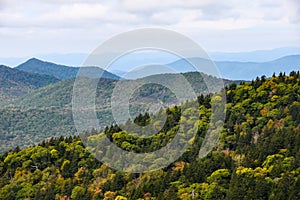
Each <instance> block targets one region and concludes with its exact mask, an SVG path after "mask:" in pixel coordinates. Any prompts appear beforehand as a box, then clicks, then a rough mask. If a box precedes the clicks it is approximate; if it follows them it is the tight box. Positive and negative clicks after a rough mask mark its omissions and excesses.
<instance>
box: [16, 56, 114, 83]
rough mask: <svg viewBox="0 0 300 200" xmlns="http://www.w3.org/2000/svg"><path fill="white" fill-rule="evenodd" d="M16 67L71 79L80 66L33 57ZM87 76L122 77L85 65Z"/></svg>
mask: <svg viewBox="0 0 300 200" xmlns="http://www.w3.org/2000/svg"><path fill="white" fill-rule="evenodd" d="M16 69H19V70H23V71H27V72H34V73H39V74H47V75H52V76H54V77H56V78H59V79H61V80H65V79H70V78H74V77H76V75H77V73H78V71H79V69H80V67H70V66H66V65H58V64H55V63H51V62H45V61H41V60H39V59H36V58H31V59H29V60H28V61H26V62H25V63H23V64H21V65H19V66H17V67H16ZM83 69H84V71H85V72H86V73H85V76H87V77H91V78H98V76H97V75H98V74H102V78H109V79H115V80H118V79H120V77H119V76H117V75H115V74H113V73H110V72H107V71H105V70H103V69H101V68H99V67H83Z"/></svg>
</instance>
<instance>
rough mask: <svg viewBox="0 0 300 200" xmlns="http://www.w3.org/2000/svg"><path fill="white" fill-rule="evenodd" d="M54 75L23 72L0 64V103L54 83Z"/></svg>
mask: <svg viewBox="0 0 300 200" xmlns="http://www.w3.org/2000/svg"><path fill="white" fill-rule="evenodd" d="M58 81H59V79H57V78H55V77H54V76H49V75H44V74H36V73H31V72H24V71H20V70H17V69H12V68H10V67H7V66H4V65H0V105H4V104H8V102H10V101H11V100H14V99H16V98H18V97H20V96H23V95H25V94H28V93H30V92H32V91H33V90H35V89H37V88H41V87H43V86H46V85H49V84H52V83H56V82H58Z"/></svg>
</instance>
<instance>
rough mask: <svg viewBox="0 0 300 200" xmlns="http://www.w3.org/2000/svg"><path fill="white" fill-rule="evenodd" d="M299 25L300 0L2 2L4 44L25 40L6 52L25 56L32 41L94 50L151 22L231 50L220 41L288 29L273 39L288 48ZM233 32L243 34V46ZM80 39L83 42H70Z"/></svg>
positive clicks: (256, 41)
mask: <svg viewBox="0 0 300 200" xmlns="http://www.w3.org/2000/svg"><path fill="white" fill-rule="evenodd" d="M299 25H300V3H298V0H287V1H281V0H252V1H240V0H227V1H219V0H201V1H199V0H185V1H182V0H163V1H162V0H143V1H133V0H102V1H99V0H43V1H40V0H27V1H23V0H0V42H1V44H2V43H3V42H4V41H5V44H6V46H7V45H8V46H9V44H10V43H11V44H14V45H16V41H18V42H19V46H16V47H9V48H11V49H12V50H11V51H8V50H7V47H5V48H3V45H1V46H2V47H1V49H0V54H12V53H13V52H15V53H16V54H17V53H18V52H19V54H22V53H23V54H24V53H26V52H27V51H26V52H25V51H24V50H23V51H22V52H21V50H22V49H24V48H28V47H25V46H24V45H25V44H26V45H27V44H30V43H32V45H31V47H30V48H31V49H30V50H31V51H32V52H37V51H45V52H46V51H47V52H56V51H57V50H58V48H53V47H52V46H53V45H52V44H50V43H51V41H52V40H53V38H55V39H56V40H57V41H58V40H59V41H60V44H61V45H65V47H64V48H62V49H60V50H61V51H69V52H72V51H77V52H78V51H88V50H90V49H92V48H93V47H94V46H93V45H95V41H96V42H97V43H99V42H101V41H103V40H105V39H107V38H109V37H110V36H112V35H115V34H117V33H120V32H123V31H127V30H131V29H134V28H139V27H149V26H155V27H162V28H169V29H172V30H175V31H179V32H181V33H185V34H187V35H188V36H190V37H192V38H193V39H195V40H197V41H199V42H200V43H201V42H202V41H203V40H205V41H204V42H203V43H204V44H205V45H206V46H207V48H208V49H212V50H222V49H226V50H227V49H228V48H229V47H228V46H226V47H224V46H222V45H220V44H221V43H222V42H220V41H221V40H226V42H224V44H232V45H231V48H232V49H233V50H234V49H238V47H239V46H238V45H240V48H244V49H247V47H249V48H254V47H253V46H254V45H257V46H259V45H261V43H262V42H264V40H265V39H264V40H262V39H260V38H259V34H266V35H270V33H272V32H273V33H274V29H276V30H280V29H284V33H283V32H282V33H281V34H274V35H272V36H269V38H270V39H272V40H273V42H274V46H275V47H276V46H288V45H291V44H292V43H294V44H299V40H298V39H299V37H297V35H300V34H299V33H300V31H299ZM261 27H263V28H264V29H265V31H264V32H262V31H261ZM204 33H205V34H204ZM216 33H217V34H216ZM230 35H234V36H235V38H239V41H240V44H236V43H235V38H234V37H230ZM251 35H255V36H256V37H258V38H250V36H251ZM220 37H221V38H220ZM263 37H264V35H262V37H261V38H263ZM37 39H38V40H39V44H37V43H36V40H37ZM25 41H26V42H25ZM74 41H80V43H76V42H75V43H76V44H77V46H76V45H75V46H74V45H70V44H74ZM92 41H93V42H92ZM208 41H209V42H208ZM40 43H42V44H43V47H44V48H41V47H40V46H41V44H40ZM270 44H271V42H268V45H270ZM22 45H23V46H22ZM218 45H219V48H218V47H217V46H218ZM14 48H15V50H14ZM266 48H269V47H266ZM19 49H21V50H19ZM39 53H41V52H39Z"/></svg>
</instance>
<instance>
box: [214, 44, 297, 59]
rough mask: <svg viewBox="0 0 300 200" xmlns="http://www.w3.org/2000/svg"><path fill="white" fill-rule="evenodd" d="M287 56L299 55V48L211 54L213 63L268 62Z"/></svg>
mask: <svg viewBox="0 0 300 200" xmlns="http://www.w3.org/2000/svg"><path fill="white" fill-rule="evenodd" d="M289 55H300V47H283V48H276V49H271V50H257V51H249V52H211V53H209V56H210V58H211V59H212V60H214V61H239V62H268V61H272V60H276V59H278V58H280V57H284V56H289Z"/></svg>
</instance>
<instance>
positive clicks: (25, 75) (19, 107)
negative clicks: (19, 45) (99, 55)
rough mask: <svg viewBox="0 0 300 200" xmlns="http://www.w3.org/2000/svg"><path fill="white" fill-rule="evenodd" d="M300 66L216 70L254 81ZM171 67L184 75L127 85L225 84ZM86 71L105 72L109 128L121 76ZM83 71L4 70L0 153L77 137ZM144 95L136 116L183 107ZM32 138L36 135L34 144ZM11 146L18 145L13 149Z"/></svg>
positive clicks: (291, 62)
mask: <svg viewBox="0 0 300 200" xmlns="http://www.w3.org/2000/svg"><path fill="white" fill-rule="evenodd" d="M191 59H193V61H195V62H199V63H200V64H202V65H205V63H206V62H208V61H207V60H204V59H200V58H191ZM299 63H300V55H293V56H286V57H283V58H280V59H277V60H274V61H271V62H265V63H257V62H229V61H228V62H216V65H218V67H219V69H220V72H221V74H222V75H223V76H225V77H231V79H232V80H234V79H235V80H238V79H239V80H241V79H242V80H251V79H255V77H256V76H260V75H267V76H271V75H272V74H273V73H274V72H275V73H277V74H279V72H286V73H289V72H290V71H292V70H296V71H297V70H299V69H300V65H299ZM169 65H170V66H171V67H173V68H174V69H175V71H176V72H178V73H182V74H176V73H173V74H156V75H152V76H150V77H143V78H140V79H137V80H121V81H124V83H126V84H127V83H128V84H130V82H131V81H132V82H135V83H136V82H138V83H140V84H141V83H143V82H147V79H148V78H151V79H159V80H166V81H167V82H169V83H170V84H172V82H176V80H177V78H178V76H181V75H183V76H185V78H186V79H187V80H188V81H189V82H190V83H191V86H192V87H193V88H194V90H195V92H196V94H197V95H199V94H201V93H202V94H207V90H206V89H207V88H206V87H205V84H210V85H213V84H214V83H215V82H217V81H220V79H218V78H216V77H213V76H208V75H206V74H205V73H199V72H190V71H194V69H193V68H191V65H190V64H189V63H188V62H186V60H177V61H176V62H173V63H170V64H169ZM84 69H86V71H87V73H86V74H85V75H86V76H87V77H90V78H96V76H95V74H99V72H100V73H102V72H103V76H102V78H103V79H101V80H100V82H99V83H98V88H97V97H96V109H97V112H98V113H97V115H98V118H99V120H100V121H101V122H104V124H106V122H112V120H113V118H112V115H111V108H110V106H111V105H110V97H111V93H112V91H113V89H114V85H115V84H116V83H117V82H118V81H119V79H120V77H119V76H117V75H115V74H113V73H111V72H108V71H105V70H103V69H101V68H97V67H84ZM78 70H79V67H70V66H65V65H59V64H55V63H51V62H45V61H41V60H38V59H36V58H32V59H30V60H28V61H26V62H25V63H23V64H20V65H19V66H17V67H16V68H9V67H7V66H0V82H1V88H0V89H1V90H0V92H1V98H0V100H1V105H2V106H7V107H2V109H1V110H0V112H1V113H0V114H1V116H3V117H2V122H1V126H0V131H1V132H3V133H4V135H3V136H1V137H2V139H1V141H2V144H1V141H0V149H1V148H6V149H9V148H13V147H14V144H17V145H20V144H22V146H27V145H30V144H32V143H34V142H39V141H41V140H43V139H46V138H48V137H53V136H57V135H59V134H61V133H63V134H64V135H70V134H73V133H74V132H75V127H74V124H73V119H72V110H71V106H72V105H71V101H72V92H73V84H74V80H75V79H74V78H75V76H76V74H77V72H78ZM203 77H206V79H207V80H208V82H207V83H204V82H203ZM240 77H242V78H240ZM232 80H229V79H223V81H224V82H225V84H230V83H234V82H236V83H239V82H240V81H232ZM91 81H93V79H91ZM139 92H140V93H135V94H133V96H132V97H131V103H138V104H137V105H138V106H135V107H132V111H130V112H131V114H133V115H136V114H138V113H140V112H145V111H146V109H148V108H150V107H151V103H152V102H156V103H157V102H158V103H164V104H165V106H170V105H174V104H176V103H179V102H176V97H175V96H174V94H173V93H172V92H171V91H170V90H169V89H168V88H166V87H163V86H160V85H157V84H156V85H155V84H153V85H145V86H144V87H142V88H141V89H140V91H139ZM4 116H5V117H4ZM12 119H13V120H12ZM27 133H31V134H33V135H35V137H34V139H32V138H31V136H30V135H27ZM41 133H42V134H41ZM46 133H47V134H46ZM24 138H27V140H26V141H27V142H24V141H23V140H24ZM8 141H9V143H10V144H11V145H12V146H7V142H8ZM1 146H2V147H1Z"/></svg>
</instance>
